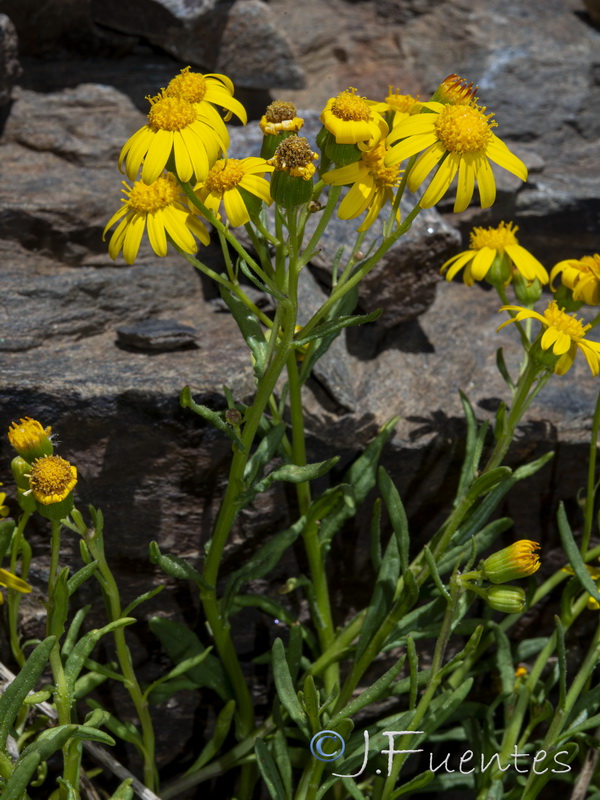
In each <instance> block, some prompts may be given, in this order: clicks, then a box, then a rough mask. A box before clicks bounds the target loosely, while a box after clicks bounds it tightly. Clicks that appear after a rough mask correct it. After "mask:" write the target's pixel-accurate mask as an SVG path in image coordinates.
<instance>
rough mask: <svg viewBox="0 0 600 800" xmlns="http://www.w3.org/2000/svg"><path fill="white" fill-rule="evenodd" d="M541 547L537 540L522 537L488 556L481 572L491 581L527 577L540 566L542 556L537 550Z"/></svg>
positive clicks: (506, 580) (496, 581)
mask: <svg viewBox="0 0 600 800" xmlns="http://www.w3.org/2000/svg"><path fill="white" fill-rule="evenodd" d="M539 549H540V546H539V544H538V543H537V542H531V541H529V540H528V539H521V540H520V541H518V542H515V543H514V544H511V545H510V546H509V547H505V548H504V549H503V550H498V552H497V553H493V554H492V555H491V556H488V558H486V559H485V561H484V562H483V564H482V565H481V574H482V576H483V577H484V578H485V579H486V580H488V581H490V582H491V583H508V582H509V581H515V580H518V579H519V578H527V577H528V576H529V575H533V573H534V572H536V571H537V570H538V569H539V567H540V557H539V556H538V554H537V553H536V552H535V551H536V550H539Z"/></svg>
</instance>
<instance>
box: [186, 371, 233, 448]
mask: <svg viewBox="0 0 600 800" xmlns="http://www.w3.org/2000/svg"><path fill="white" fill-rule="evenodd" d="M179 405H180V406H181V407H182V408H189V409H191V410H192V411H193V412H194V413H195V414H198V416H200V417H202V418H203V419H205V420H206V421H207V422H209V423H210V424H211V425H212V426H213V428H216V429H217V430H218V431H221V433H224V434H225V436H227V437H228V438H229V439H231V441H232V442H233V443H234V445H235V446H236V447H237V448H238V450H241V451H242V453H243V452H244V449H245V448H244V445H243V444H242V440H241V439H240V437H239V436H238V435H237V433H236V432H235V429H234V428H232V427H231V425H229V423H228V422H225V420H224V419H223V418H222V417H221V415H220V414H217V412H216V411H213V410H212V409H211V408H208V406H203V405H200V404H199V403H195V402H194V401H193V400H192V390H191V389H190V387H189V386H184V387H183V389H182V390H181V394H180V395H179Z"/></svg>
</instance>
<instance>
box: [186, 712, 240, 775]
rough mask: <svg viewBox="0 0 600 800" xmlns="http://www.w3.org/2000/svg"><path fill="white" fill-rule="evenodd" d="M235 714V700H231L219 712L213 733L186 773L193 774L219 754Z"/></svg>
mask: <svg viewBox="0 0 600 800" xmlns="http://www.w3.org/2000/svg"><path fill="white" fill-rule="evenodd" d="M234 715H235V700H229V701H228V702H227V703H226V704H225V705H224V706H223V708H222V709H221V711H220V712H219V716H218V717H217V721H216V723H215V729H214V731H213V735H212V736H211V737H210V739H209V740H208V742H207V743H206V744H205V746H204V748H203V749H202V752H201V753H200V755H199V756H198V758H197V759H196V760H195V761H194V763H193V764H192V766H191V767H190V768H189V769H187V770H186V771H185V773H184V774H185V775H191V774H192V773H193V772H196V771H197V770H199V769H201V768H202V767H203V766H204V765H205V764H208V762H209V761H212V760H213V758H215V757H216V756H217V755H218V753H219V750H220V749H221V747H222V746H223V743H224V741H225V739H226V738H227V735H228V734H229V731H230V729H231V723H232V721H233V717H234Z"/></svg>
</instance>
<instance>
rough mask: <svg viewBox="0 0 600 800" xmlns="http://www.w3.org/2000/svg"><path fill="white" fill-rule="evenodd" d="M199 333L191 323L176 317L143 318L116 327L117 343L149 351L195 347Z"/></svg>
mask: <svg viewBox="0 0 600 800" xmlns="http://www.w3.org/2000/svg"><path fill="white" fill-rule="evenodd" d="M198 338H199V334H198V331H197V330H196V328H193V327H192V326H191V325H183V324H182V323H181V322H178V321H177V320H176V319H144V320H142V321H141V322H137V323H135V324H134V325H122V326H121V327H120V328H117V344H118V345H120V346H121V347H132V348H133V349H134V350H144V351H148V352H151V353H156V352H161V353H164V352H167V351H171V350H183V349H185V348H187V347H197V342H198Z"/></svg>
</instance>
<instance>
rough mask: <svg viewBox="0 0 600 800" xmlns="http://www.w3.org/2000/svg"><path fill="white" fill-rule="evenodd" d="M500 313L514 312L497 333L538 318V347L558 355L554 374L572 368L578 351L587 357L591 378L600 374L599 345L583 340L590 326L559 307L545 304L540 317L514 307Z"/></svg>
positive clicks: (562, 372)
mask: <svg viewBox="0 0 600 800" xmlns="http://www.w3.org/2000/svg"><path fill="white" fill-rule="evenodd" d="M500 311H516V312H517V314H516V316H514V317H512V318H511V319H508V320H506V322H503V323H502V325H500V327H499V328H498V330H501V329H502V328H504V327H505V325H509V324H510V323H511V322H521V320H523V319H527V318H531V319H537V320H539V321H540V322H541V323H542V325H543V326H544V328H545V330H544V333H543V335H542V337H541V341H540V345H541V348H542V350H551V352H552V353H553V354H554V355H555V356H558V361H557V362H556V364H555V366H554V372H555V373H556V374H557V375H564V374H565V372H567V371H568V370H569V369H570V368H571V366H572V364H573V361H574V360H575V356H576V355H577V348H579V349H580V350H581V352H582V353H583V354H584V356H585V357H586V360H587V362H588V365H589V368H590V369H591V371H592V375H597V374H598V372H600V357H599V354H600V343H599V342H591V341H589V340H588V339H586V338H585V334H586V333H587V331H589V329H590V328H591V327H592V326H591V325H584V324H583V323H582V322H581V321H580V320H578V319H577V318H576V317H572V316H571V315H570V314H567V313H566V312H565V311H563V310H562V309H560V308H559V307H558V304H557V303H556V302H555V301H554V300H553V301H552V302H551V303H549V304H548V308H547V309H546V310H545V311H544V314H543V315H542V314H538V312H537V311H532V310H531V309H529V308H521V306H513V305H508V306H502V308H501V309H500Z"/></svg>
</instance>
